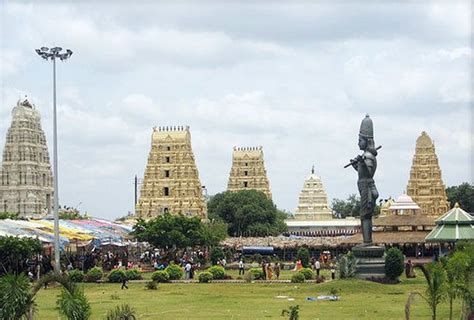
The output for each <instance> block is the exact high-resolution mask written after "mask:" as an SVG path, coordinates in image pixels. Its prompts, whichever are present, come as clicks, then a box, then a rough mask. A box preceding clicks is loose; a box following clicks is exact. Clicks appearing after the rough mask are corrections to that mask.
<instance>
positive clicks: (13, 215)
mask: <svg viewBox="0 0 474 320" xmlns="http://www.w3.org/2000/svg"><path fill="white" fill-rule="evenodd" d="M19 218H20V216H19V214H18V213H12V212H0V220H5V219H11V220H18V219H19Z"/></svg>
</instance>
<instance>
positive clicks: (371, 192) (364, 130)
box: [345, 115, 381, 246]
mask: <svg viewBox="0 0 474 320" xmlns="http://www.w3.org/2000/svg"><path fill="white" fill-rule="evenodd" d="M380 148H381V147H380V146H379V147H377V148H375V142H374V125H373V123H372V119H370V117H369V115H366V116H365V118H364V119H363V120H362V123H361V125H360V130H359V149H360V150H362V151H363V153H362V155H358V156H357V157H356V158H355V159H352V160H351V161H350V163H349V164H348V165H346V166H345V168H346V167H348V166H351V165H352V167H353V168H354V169H355V170H356V171H357V172H358V174H359V179H358V180H357V187H358V188H359V193H360V221H361V228H362V237H363V239H364V242H363V244H362V245H363V246H371V245H372V215H373V214H374V210H375V201H376V200H377V198H378V197H379V193H378V191H377V188H376V187H375V182H374V174H375V171H376V170H377V158H376V157H377V150H378V149H380Z"/></svg>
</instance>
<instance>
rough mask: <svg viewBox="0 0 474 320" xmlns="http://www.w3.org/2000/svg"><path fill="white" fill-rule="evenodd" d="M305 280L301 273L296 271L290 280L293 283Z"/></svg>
mask: <svg viewBox="0 0 474 320" xmlns="http://www.w3.org/2000/svg"><path fill="white" fill-rule="evenodd" d="M304 280H305V278H304V275H303V273H301V272H297V273H295V274H294V275H293V276H291V282H293V283H303V282H304Z"/></svg>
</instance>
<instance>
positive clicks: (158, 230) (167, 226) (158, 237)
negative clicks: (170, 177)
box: [132, 213, 226, 251]
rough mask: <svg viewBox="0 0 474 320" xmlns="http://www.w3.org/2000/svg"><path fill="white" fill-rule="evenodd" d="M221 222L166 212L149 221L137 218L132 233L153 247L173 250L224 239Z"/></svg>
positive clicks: (212, 244) (211, 244)
mask: <svg viewBox="0 0 474 320" xmlns="http://www.w3.org/2000/svg"><path fill="white" fill-rule="evenodd" d="M224 230H225V226H224V225H223V224H222V223H210V224H205V223H203V222H201V220H200V219H199V218H198V217H185V216H183V215H181V214H179V215H172V214H169V213H166V214H164V215H162V216H159V217H157V218H155V219H151V220H149V221H144V220H139V221H138V222H137V224H135V226H134V227H133V233H132V234H133V235H134V236H135V237H136V238H137V239H138V240H139V241H146V242H148V243H150V244H152V245H153V246H155V247H158V248H163V249H168V250H170V251H175V250H179V249H184V248H186V247H194V246H202V245H203V246H215V245H217V244H218V243H219V242H220V241H221V240H223V239H225V236H226V233H225V232H224Z"/></svg>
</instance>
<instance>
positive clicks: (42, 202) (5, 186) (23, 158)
mask: <svg viewBox="0 0 474 320" xmlns="http://www.w3.org/2000/svg"><path fill="white" fill-rule="evenodd" d="M52 176H53V174H52V172H51V164H50V162H49V154H48V147H47V146H46V137H45V135H44V132H43V129H42V128H41V117H40V114H39V112H38V110H36V108H35V106H34V105H33V104H31V103H30V102H29V101H28V100H26V99H25V100H23V101H18V102H17V105H16V106H15V107H14V108H13V111H12V122H11V125H10V128H9V129H8V132H7V139H6V143H5V148H4V149H3V158H2V167H1V169H0V177H1V184H0V212H10V213H18V214H19V215H20V217H24V218H41V217H43V216H45V215H47V214H48V213H50V212H51V206H52V197H53V190H54V188H53V179H52Z"/></svg>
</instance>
